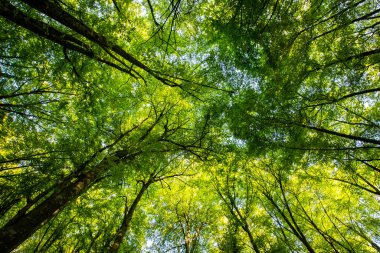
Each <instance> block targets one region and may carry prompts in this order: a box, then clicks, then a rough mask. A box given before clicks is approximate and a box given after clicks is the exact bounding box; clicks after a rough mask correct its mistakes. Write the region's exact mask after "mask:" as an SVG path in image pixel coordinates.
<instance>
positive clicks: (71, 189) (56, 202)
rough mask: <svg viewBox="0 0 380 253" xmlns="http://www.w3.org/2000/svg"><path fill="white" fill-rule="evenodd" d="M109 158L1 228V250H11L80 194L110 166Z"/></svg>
mask: <svg viewBox="0 0 380 253" xmlns="http://www.w3.org/2000/svg"><path fill="white" fill-rule="evenodd" d="M108 164H109V160H103V162H101V163H100V164H98V165H97V166H95V167H94V168H93V169H91V170H89V171H88V172H86V173H84V174H82V175H80V176H78V177H77V178H75V179H74V180H72V178H68V179H67V180H66V181H65V182H64V183H63V184H62V185H63V187H62V188H61V189H58V190H57V191H56V192H54V193H53V194H52V195H51V196H49V197H48V198H47V199H45V200H44V201H43V202H42V203H40V204H38V205H37V206H36V207H35V208H33V209H32V210H31V211H30V212H29V213H27V214H25V215H22V216H19V217H17V219H12V220H11V221H10V222H9V223H7V224H6V225H5V226H4V227H3V228H1V230H0V249H1V252H3V253H6V252H11V251H12V250H14V249H15V248H17V246H19V245H20V244H21V243H22V242H24V241H25V240H26V239H27V238H28V237H29V236H31V235H32V234H33V233H34V232H36V231H37V229H39V228H40V227H41V226H42V225H44V224H45V223H46V222H48V221H49V220H50V219H51V218H53V217H54V216H55V215H57V214H58V213H59V211H61V210H62V209H63V208H64V207H65V206H66V204H67V203H68V202H69V201H71V200H73V199H75V198H77V197H78V196H80V194H81V193H82V192H83V191H85V190H86V189H88V187H89V186H90V185H91V184H92V183H93V182H94V181H95V180H96V179H97V177H98V176H99V175H101V174H102V173H104V172H105V171H106V170H107V168H108Z"/></svg>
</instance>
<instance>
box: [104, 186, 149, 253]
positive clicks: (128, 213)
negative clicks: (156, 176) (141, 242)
mask: <svg viewBox="0 0 380 253" xmlns="http://www.w3.org/2000/svg"><path fill="white" fill-rule="evenodd" d="M152 183H153V182H152V181H148V182H147V183H143V186H142V187H141V189H140V191H139V193H138V194H137V196H136V198H135V199H134V200H133V203H132V205H131V207H130V208H129V209H128V207H127V205H126V206H125V209H126V210H125V212H124V218H123V222H122V223H121V226H120V227H119V229H118V230H117V232H116V235H115V239H114V241H113V243H112V245H111V246H110V248H109V250H108V252H109V253H117V252H118V250H119V248H120V245H121V243H122V242H123V239H124V237H125V235H126V233H127V230H128V228H129V225H130V223H131V220H132V216H133V213H134V212H135V210H136V207H137V205H138V203H139V202H140V200H141V197H142V196H143V195H144V192H145V191H146V190H147V189H148V187H149V185H150V184H152Z"/></svg>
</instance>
